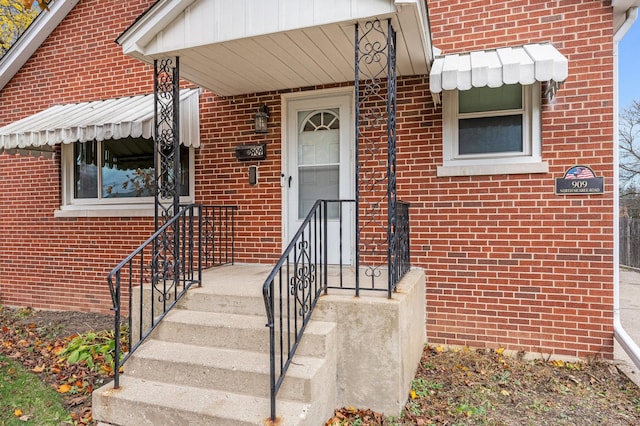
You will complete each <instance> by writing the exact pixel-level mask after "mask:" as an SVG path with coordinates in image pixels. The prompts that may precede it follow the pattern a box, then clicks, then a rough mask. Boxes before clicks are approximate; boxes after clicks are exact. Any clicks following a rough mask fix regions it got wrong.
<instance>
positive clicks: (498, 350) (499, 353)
mask: <svg viewBox="0 0 640 426" xmlns="http://www.w3.org/2000/svg"><path fill="white" fill-rule="evenodd" d="M503 352H504V348H498V349H496V353H497V354H498V355H502V353H503Z"/></svg>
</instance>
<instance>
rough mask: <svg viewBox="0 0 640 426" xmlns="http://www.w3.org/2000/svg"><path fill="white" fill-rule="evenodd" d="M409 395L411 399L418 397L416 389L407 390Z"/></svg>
mask: <svg viewBox="0 0 640 426" xmlns="http://www.w3.org/2000/svg"><path fill="white" fill-rule="evenodd" d="M409 395H410V396H411V399H416V398H417V397H418V395H417V394H416V391H414V390H413V389H411V392H409Z"/></svg>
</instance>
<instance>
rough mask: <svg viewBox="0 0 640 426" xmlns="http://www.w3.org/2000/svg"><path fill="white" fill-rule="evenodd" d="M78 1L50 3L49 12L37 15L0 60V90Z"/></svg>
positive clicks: (59, 0) (64, 0)
mask: <svg viewBox="0 0 640 426" xmlns="http://www.w3.org/2000/svg"><path fill="white" fill-rule="evenodd" d="M78 1H79V0H56V1H53V2H52V3H50V5H49V11H46V12H44V13H40V14H38V16H37V17H36V19H35V20H34V21H33V22H32V23H31V25H29V27H28V28H27V30H26V31H25V32H24V33H22V35H21V36H20V37H19V38H18V40H16V42H15V43H14V44H13V46H11V48H10V49H9V50H8V51H7V53H5V55H4V56H3V57H2V58H0V90H2V89H4V87H5V86H6V85H7V83H9V81H11V79H12V78H13V77H14V76H15V75H16V74H17V73H18V71H20V69H21V68H22V66H23V65H24V64H25V63H26V62H27V61H28V60H29V58H31V56H32V55H33V54H34V53H35V51H36V50H38V48H39V47H40V46H41V45H42V43H44V41H45V40H46V39H47V37H49V35H50V34H51V33H52V32H53V30H55V29H56V28H57V27H58V25H59V24H60V22H62V20H63V19H64V18H65V17H66V16H67V15H68V14H69V12H71V10H72V9H73V8H74V7H75V5H76V4H77V3H78Z"/></svg>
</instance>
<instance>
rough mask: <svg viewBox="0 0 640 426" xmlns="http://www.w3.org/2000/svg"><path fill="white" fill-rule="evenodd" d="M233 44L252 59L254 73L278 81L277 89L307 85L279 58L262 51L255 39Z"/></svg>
mask: <svg viewBox="0 0 640 426" xmlns="http://www.w3.org/2000/svg"><path fill="white" fill-rule="evenodd" d="M234 44H235V45H236V46H237V47H238V51H240V52H241V53H242V54H243V55H247V56H248V57H250V58H253V64H254V66H255V68H256V72H261V73H265V74H268V75H270V76H271V77H272V78H273V79H275V80H277V81H278V86H279V87H299V86H304V85H308V84H309V82H308V81H304V80H303V79H302V78H301V77H300V76H299V75H298V74H297V73H296V72H295V71H294V70H293V69H291V67H290V66H289V65H288V64H287V63H286V62H284V61H283V60H282V59H281V58H278V57H277V56H274V55H272V54H271V53H270V52H269V51H268V50H266V49H264V48H263V47H262V46H261V45H260V44H259V43H258V42H257V38H246V39H242V40H237V41H235V42H234Z"/></svg>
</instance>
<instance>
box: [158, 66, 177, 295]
mask: <svg viewBox="0 0 640 426" xmlns="http://www.w3.org/2000/svg"><path fill="white" fill-rule="evenodd" d="M178 64H179V60H178V58H177V57H175V58H165V59H161V60H156V61H154V99H155V114H154V118H155V144H154V145H155V156H154V164H155V229H156V230H158V229H160V228H161V226H162V225H163V224H164V223H166V222H167V221H169V220H170V219H171V218H172V217H173V216H174V215H176V214H177V213H178V211H179V206H180V184H179V177H180V144H179V143H180V137H179V131H178V129H179V126H178V117H179V102H178V100H179V69H178ZM152 269H153V273H152V284H153V288H154V291H157V292H159V293H160V295H159V296H158V300H160V301H161V302H166V301H167V300H169V299H170V298H171V292H172V291H175V289H176V288H177V286H178V283H179V280H180V227H179V226H178V225H177V224H176V223H174V225H172V226H170V227H167V228H166V229H165V230H164V231H163V232H162V233H161V234H160V235H159V236H158V238H157V239H156V240H155V244H154V250H153V258H152Z"/></svg>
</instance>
